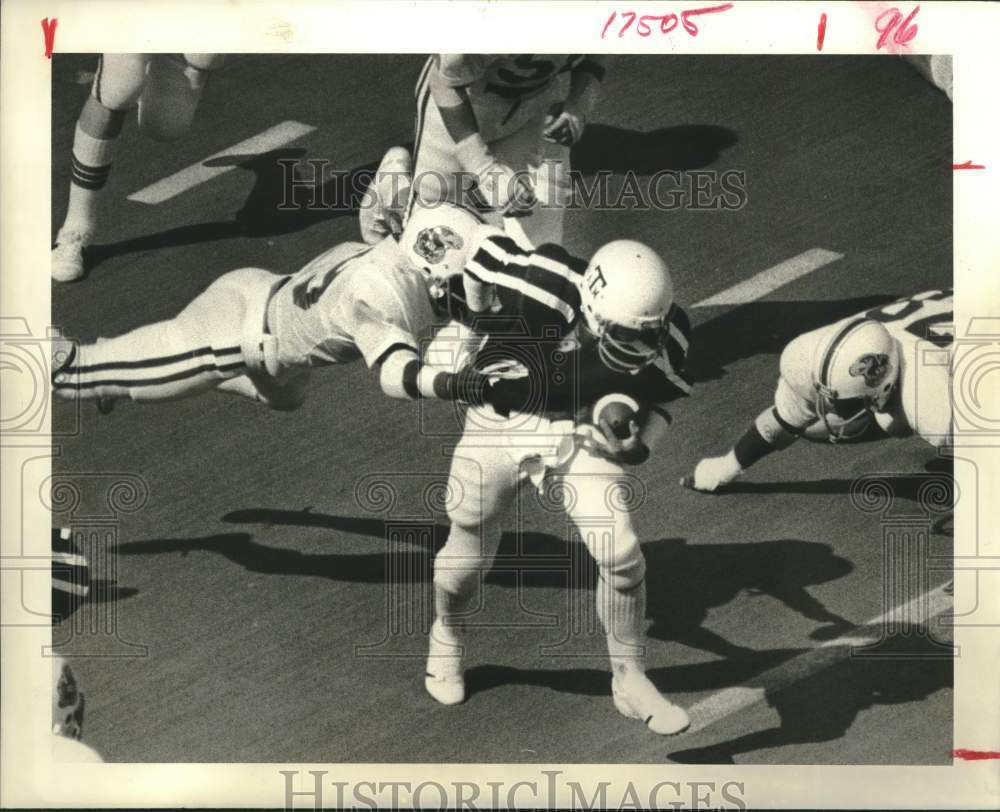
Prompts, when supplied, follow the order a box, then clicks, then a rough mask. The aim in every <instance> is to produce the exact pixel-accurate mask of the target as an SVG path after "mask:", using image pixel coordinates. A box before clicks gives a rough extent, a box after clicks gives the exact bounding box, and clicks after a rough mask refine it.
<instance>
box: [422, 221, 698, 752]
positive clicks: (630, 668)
mask: <svg viewBox="0 0 1000 812" xmlns="http://www.w3.org/2000/svg"><path fill="white" fill-rule="evenodd" d="M463 281H464V295H465V300H466V302H467V304H468V307H469V309H470V311H472V312H473V313H478V314H481V315H480V316H479V318H474V319H473V328H474V329H475V330H476V331H477V332H479V333H481V334H483V335H485V336H486V338H485V342H484V344H483V345H482V346H481V348H480V349H479V351H478V353H477V355H476V356H475V358H474V360H473V361H472V366H473V367H474V368H478V369H481V370H482V371H484V372H486V373H487V374H492V375H495V376H496V378H497V380H496V382H495V383H494V385H493V386H492V387H491V389H490V390H489V398H488V401H489V402H488V403H483V402H479V403H477V404H476V405H473V406H471V407H470V408H469V410H468V414H467V417H466V424H465V429H464V432H463V435H462V438H461V440H460V442H459V443H458V445H457V447H456V449H455V453H454V457H453V459H452V465H451V473H450V478H451V481H452V482H453V487H454V489H455V492H456V493H459V494H462V498H461V499H458V500H456V502H455V504H453V505H451V506H450V507H449V510H448V514H449V518H450V519H451V529H450V532H449V535H448V540H447V542H446V543H445V545H444V547H443V548H442V549H441V550H440V551H439V553H438V555H437V557H436V559H435V562H434V590H435V608H436V613H437V617H436V620H435V622H434V624H433V627H432V630H431V635H430V642H429V653H428V659H427V672H426V679H425V686H426V688H427V691H428V692H429V693H430V694H431V696H433V697H434V698H435V699H436V700H437V701H439V702H441V703H443V704H449V705H450V704H457V703H459V702H462V701H463V700H464V698H465V682H464V677H463V661H462V650H463V647H464V646H465V645H466V642H465V635H464V624H465V620H466V619H467V615H468V612H469V610H470V607H471V606H472V603H473V598H474V596H475V591H476V587H477V586H478V584H479V583H481V580H482V577H483V576H484V575H485V573H486V571H488V569H489V568H490V566H491V564H492V561H493V557H494V555H495V553H496V550H497V546H498V544H499V541H500V536H501V520H502V516H503V513H504V511H505V510H506V509H507V508H508V507H509V506H511V505H512V504H513V502H514V500H515V499H516V496H517V494H518V491H519V489H520V488H521V486H522V485H523V484H525V483H526V482H528V481H530V482H533V483H534V484H535V485H536V486H538V487H542V483H543V481H544V480H545V478H546V477H549V476H551V477H557V478H560V479H561V482H560V484H559V486H558V487H557V489H556V492H557V493H561V494H562V500H563V507H564V509H565V510H566V511H567V513H568V515H569V517H570V518H571V519H572V520H573V522H574V523H575V524H576V525H577V527H578V528H579V529H580V531H581V534H582V535H583V538H584V540H585V543H586V544H587V547H588V550H589V551H590V553H591V554H592V555H593V557H594V559H595V561H596V563H597V566H598V569H599V579H598V584H597V592H596V602H597V610H598V614H599V616H600V618H601V621H602V623H603V625H604V629H605V632H606V635H607V645H608V652H609V655H610V658H611V664H612V672H613V677H612V694H613V697H614V703H615V706H616V707H617V708H618V710H619V711H620V712H621V713H623V714H624V715H626V716H629V717H634V718H637V719H640V720H642V721H643V722H645V723H646V724H647V725H648V726H649V728H650V729H651V730H653V731H655V732H657V733H661V734H673V733H678V732H680V731H681V730H683V729H685V728H686V727H687V726H688V723H689V720H688V716H687V713H686V712H685V711H684V710H683V709H682V708H680V707H678V706H676V705H673V704H672V703H671V702H669V701H668V700H667V699H666V698H665V697H664V696H662V695H661V694H660V692H659V691H658V690H657V688H656V686H655V685H654V684H653V683H652V682H651V681H650V680H649V678H648V677H647V676H646V673H645V670H646V663H645V640H646V636H645V623H646V621H645V559H644V557H643V554H642V550H641V548H640V545H639V539H638V536H637V534H636V531H635V528H634V526H633V523H632V517H631V510H632V505H630V504H629V501H630V500H629V498H628V496H627V494H628V492H629V489H630V487H632V485H631V484H630V480H629V475H628V473H627V472H626V470H625V468H624V466H625V465H627V464H638V463H641V462H642V461H643V460H645V459H646V457H647V456H648V454H649V448H648V443H649V442H651V435H652V433H653V424H654V423H655V422H656V420H655V419H653V418H651V419H649V420H648V421H644V420H642V419H641V418H640V417H639V415H640V414H642V413H643V412H649V407H650V406H654V405H655V403H654V402H655V401H658V400H659V399H661V398H663V399H669V397H673V396H677V395H678V394H686V393H687V392H689V391H690V384H689V383H688V382H687V381H686V380H685V379H684V378H683V376H682V374H681V373H680V368H681V366H682V365H683V363H684V359H685V356H686V353H687V345H688V334H689V329H690V328H689V324H688V321H687V317H686V315H685V314H684V312H683V311H682V310H681V309H680V308H679V307H678V306H677V305H676V304H675V303H674V298H673V286H672V281H671V278H670V274H669V272H668V271H667V268H666V266H665V265H664V263H663V261H662V260H661V259H660V257H659V256H657V255H656V253H655V252H654V251H652V250H651V249H650V248H648V247H647V246H645V245H642V244H641V243H636V242H632V241H628V240H619V241H616V242H613V243H609V244H608V245H606V246H604V247H603V248H601V249H600V250H599V251H597V253H595V254H594V256H593V257H592V259H591V260H590V262H589V263H588V262H587V261H585V260H580V259H577V258H575V257H572V256H570V255H569V254H568V253H567V252H566V251H565V250H563V249H562V248H560V247H558V246H554V245H543V246H541V247H539V248H538V249H537V250H535V251H527V250H525V249H522V248H521V247H519V246H518V244H517V243H516V242H515V241H514V240H513V239H511V238H510V237H509V236H507V235H503V234H499V233H497V232H494V233H493V234H492V235H487V236H486V237H485V238H483V239H480V240H479V241H478V243H477V245H476V247H475V253H474V254H473V256H472V259H471V260H470V262H469V263H468V265H467V266H466V273H465V275H464V280H463ZM539 392H541V393H542V394H541V396H540V397H539ZM609 401H617V402H618V403H619V404H620V405H621V404H629V406H628V407H627V408H628V409H629V411H627V412H626V414H632V415H633V417H634V419H630V420H628V421H626V422H624V423H622V424H620V427H619V429H617V430H616V429H615V428H614V427H613V426H612V425H611V424H610V422H609V420H608V419H606V418H604V417H602V416H601V415H603V414H604V412H603V406H602V404H603V403H607V402H609ZM658 414H659V418H658V420H659V422H660V427H661V428H662V425H663V424H664V422H665V420H669V415H667V414H666V413H665V412H664V411H660V412H658ZM640 423H643V424H644V425H642V426H641V425H640ZM598 426H600V428H598ZM594 511H597V512H598V513H600V514H602V519H601V522H600V527H595V526H594V525H595V523H594V522H593V521H592V517H593V512H594Z"/></svg>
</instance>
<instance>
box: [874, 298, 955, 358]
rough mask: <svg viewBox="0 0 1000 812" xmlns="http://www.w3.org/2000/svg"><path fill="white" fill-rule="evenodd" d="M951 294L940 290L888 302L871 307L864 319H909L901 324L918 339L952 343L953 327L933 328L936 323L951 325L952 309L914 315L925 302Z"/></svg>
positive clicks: (952, 319)
mask: <svg viewBox="0 0 1000 812" xmlns="http://www.w3.org/2000/svg"><path fill="white" fill-rule="evenodd" d="M951 296H952V293H951V291H940V290H939V291H934V292H933V293H929V294H918V295H917V296H914V297H912V298H910V299H903V300H902V301H896V302H890V303H889V304H887V305H882V306H881V307H875V308H872V309H871V310H869V311H867V312H866V313H865V314H864V315H865V318H866V319H872V320H874V321H879V322H881V323H882V324H891V323H893V322H897V321H902V320H903V319H909V322H908V323H907V324H906V325H904V326H903V329H904V330H906V332H908V333H909V334H910V335H913V336H916V337H917V338H919V339H922V340H926V341H930V342H931V343H932V344H936V345H938V346H939V347H943V346H947V345H948V344H951V343H952V340H953V339H954V328H953V327H952V328H951V329H937V330H935V329H934V328H935V327H936V326H937V325H951V324H952V323H953V322H954V320H955V319H954V313H953V311H951V310H945V311H941V312H938V313H931V314H930V315H927V316H924V317H923V318H914V317H915V316H918V315H919V312H920V311H921V310H922V309H924V307H925V305H926V303H927V302H940V301H943V300H945V299H949V298H951Z"/></svg>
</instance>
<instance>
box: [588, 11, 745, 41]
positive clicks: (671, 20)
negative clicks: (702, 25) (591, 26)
mask: <svg viewBox="0 0 1000 812" xmlns="http://www.w3.org/2000/svg"><path fill="white" fill-rule="evenodd" d="M732 7H733V4H732V3H725V4H724V5H721V6H707V7H705V8H689V9H687V11H682V12H681V13H680V17H679V18H678V16H677V15H676V14H643V15H641V16H640V15H638V14H636V13H635V12H634V11H623V12H622V13H621V16H622V25H621V28H620V29H619V30H618V36H619V37H624V36H625V32H626V31H628V30H629V29H630V28H631V27H632V25H633V24H635V33H636V34H638V35H639V36H640V37H648V36H649V35H650V34H652V33H653V28H652V25H650V24H651V23H652V24H654V25H657V26H658V27H659V31H660V33H661V34H669V33H670V32H671V31H673V30H674V29H675V28H676V27H677V23H678V22H680V24H681V26H683V28H684V30H685V31H687V32H688V34H690V35H691V36H692V37H696V36H698V26H697V25H695V22H694V20H692V19H691V18H692V17H697V16H698V15H700V14H718V13H719V12H720V11H729V9H731V8H732ZM617 17H618V12H617V11H612V12H611V16H610V17H608V19H607V22H605V23H604V28H602V29H601V39H604V37H605V35H606V34H607V33H608V29H609V28H611V23H613V22H614V21H615V20H616V19H617ZM636 20H638V23H636Z"/></svg>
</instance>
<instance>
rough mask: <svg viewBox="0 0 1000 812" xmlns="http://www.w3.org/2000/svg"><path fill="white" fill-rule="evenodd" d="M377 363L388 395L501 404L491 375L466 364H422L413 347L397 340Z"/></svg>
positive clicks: (381, 380) (408, 398)
mask: <svg viewBox="0 0 1000 812" xmlns="http://www.w3.org/2000/svg"><path fill="white" fill-rule="evenodd" d="M376 367H377V369H378V376H379V385H380V386H381V387H382V391H383V392H385V394H387V395H388V396H389V397H391V398H398V399H400V400H417V399H420V398H436V399H438V400H459V401H462V402H464V403H472V404H483V403H491V404H494V405H495V406H498V407H501V408H502V404H498V403H497V402H496V401H497V398H498V393H497V390H496V388H495V387H494V386H493V385H492V383H491V381H490V379H489V378H488V377H487V376H486V375H484V374H482V373H481V372H479V371H477V370H476V369H474V368H472V366H471V365H468V364H467V365H465V366H463V367H462V368H461V369H459V370H458V371H457V372H452V371H451V370H448V369H445V368H443V367H437V366H433V365H432V364H425V363H424V362H423V361H421V360H420V357H419V355H418V354H417V351H416V350H415V349H414V348H413V347H411V346H407V345H403V344H396V345H394V346H392V347H390V348H389V349H388V350H387V351H386V353H385V354H384V356H383V358H382V359H381V360H380V361H379V362H378V363H377V365H376Z"/></svg>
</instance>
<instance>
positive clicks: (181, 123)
mask: <svg viewBox="0 0 1000 812" xmlns="http://www.w3.org/2000/svg"><path fill="white" fill-rule="evenodd" d="M223 59H224V57H223V56H222V55H220V54H102V55H101V56H100V57H99V61H98V64H97V72H96V73H95V75H94V83H93V86H92V88H91V93H90V96H89V97H88V98H87V101H86V103H85V104H84V105H83V110H82V111H81V112H80V117H79V120H78V121H77V124H76V131H75V134H74V136H73V167H72V174H71V177H70V187H69V206H68V208H67V211H66V219H65V221H64V222H63V225H62V227H61V228H60V229H59V233H58V234H57V235H56V241H55V242H56V244H55V247H54V248H53V250H52V278H53V279H55V280H56V281H57V282H72V281H74V280H76V279H80V278H81V277H82V276H83V275H84V272H85V270H86V269H85V264H84V249H85V248H86V247H87V246H88V245H89V244H90V242H91V240H92V239H93V237H94V233H95V232H96V231H97V228H98V226H99V224H100V217H99V214H100V203H101V198H102V192H103V190H104V186H105V184H106V183H107V181H108V176H109V175H110V174H111V164H112V161H113V160H114V156H115V152H116V151H117V147H118V138H119V136H120V135H121V130H122V125H123V124H124V122H125V116H126V114H127V112H128V111H129V109H131V108H132V107H133V106H134V105H138V110H139V112H138V121H139V130H140V132H142V133H143V134H144V135H148V136H149V137H150V138H155V139H156V140H158V141H172V140H174V139H177V138H180V137H181V136H182V135H184V133H186V132H187V131H188V129H189V128H190V126H191V121H192V119H193V118H194V113H195V109H196V108H197V106H198V102H199V100H200V99H201V94H202V90H203V89H204V87H205V82H206V80H207V77H208V75H209V73H210V72H211V71H213V70H216V69H218V68H219V67H220V66H221V64H222V60H223Z"/></svg>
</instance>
